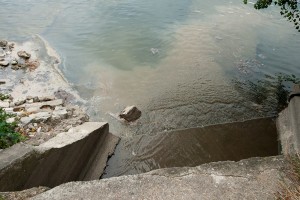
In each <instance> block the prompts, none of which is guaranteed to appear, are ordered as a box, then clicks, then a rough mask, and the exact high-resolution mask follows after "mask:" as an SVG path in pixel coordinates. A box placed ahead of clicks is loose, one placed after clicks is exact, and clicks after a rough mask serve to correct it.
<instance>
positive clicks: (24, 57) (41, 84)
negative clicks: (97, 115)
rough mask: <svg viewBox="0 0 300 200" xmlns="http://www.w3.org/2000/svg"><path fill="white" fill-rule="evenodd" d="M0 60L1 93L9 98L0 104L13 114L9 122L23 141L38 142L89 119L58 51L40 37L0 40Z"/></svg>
mask: <svg viewBox="0 0 300 200" xmlns="http://www.w3.org/2000/svg"><path fill="white" fill-rule="evenodd" d="M0 59H1V61H0V70H1V75H0V82H1V86H0V93H1V94H3V95H4V96H7V97H8V98H5V99H3V100H2V101H0V106H1V107H2V108H3V109H4V111H5V112H6V113H10V114H13V115H15V117H12V118H10V119H8V121H9V122H13V121H16V122H17V123H18V126H19V127H18V129H17V131H18V132H20V133H21V134H22V135H23V136H25V137H26V138H27V139H26V140H25V141H24V142H25V143H27V144H32V145H39V144H41V143H43V142H46V141H47V140H49V139H50V138H52V137H54V136H55V135H57V134H58V133H60V132H65V131H68V130H69V129H70V128H72V127H76V126H78V125H81V124H83V123H84V122H86V121H88V119H89V117H88V115H87V114H86V112H85V107H84V103H85V101H84V100H83V99H81V98H80V97H79V95H78V94H77V92H76V91H75V90H74V89H73V88H72V87H71V85H70V84H69V83H68V81H67V80H66V79H65V78H64V76H63V74H62V73H61V72H60V70H59V68H58V66H59V65H60V63H61V60H60V58H59V56H58V54H57V53H56V52H55V50H54V49H52V48H51V47H50V46H49V45H48V44H47V42H46V41H45V40H44V39H43V38H41V37H40V36H34V37H33V38H32V39H31V40H29V41H27V42H24V43H14V42H8V41H5V40H2V42H1V48H0Z"/></svg>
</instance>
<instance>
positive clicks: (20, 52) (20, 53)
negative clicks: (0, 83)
mask: <svg viewBox="0 0 300 200" xmlns="http://www.w3.org/2000/svg"><path fill="white" fill-rule="evenodd" d="M18 56H19V57H20V58H24V59H29V58H30V57H31V54H30V53H27V52H26V51H18Z"/></svg>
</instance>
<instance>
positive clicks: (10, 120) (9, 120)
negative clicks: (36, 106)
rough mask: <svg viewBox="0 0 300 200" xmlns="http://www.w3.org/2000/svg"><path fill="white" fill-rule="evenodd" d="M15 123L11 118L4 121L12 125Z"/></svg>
mask: <svg viewBox="0 0 300 200" xmlns="http://www.w3.org/2000/svg"><path fill="white" fill-rule="evenodd" d="M14 121H15V118H14V117H11V118H8V119H7V120H6V122H7V123H13V122H14Z"/></svg>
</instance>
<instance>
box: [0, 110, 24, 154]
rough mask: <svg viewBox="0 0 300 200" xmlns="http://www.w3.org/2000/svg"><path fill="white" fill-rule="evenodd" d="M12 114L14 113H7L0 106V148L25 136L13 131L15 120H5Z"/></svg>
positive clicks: (10, 144)
mask: <svg viewBox="0 0 300 200" xmlns="http://www.w3.org/2000/svg"><path fill="white" fill-rule="evenodd" d="M14 116H15V115H12V114H8V113H6V112H5V111H4V110H3V109H2V108H0V149H5V148H7V147H10V146H12V145H14V144H16V143H18V142H21V141H23V140H25V137H24V136H23V135H22V134H20V133H18V132H16V131H15V129H16V128H17V122H16V121H15V122H12V123H8V122H7V119H9V118H11V117H14Z"/></svg>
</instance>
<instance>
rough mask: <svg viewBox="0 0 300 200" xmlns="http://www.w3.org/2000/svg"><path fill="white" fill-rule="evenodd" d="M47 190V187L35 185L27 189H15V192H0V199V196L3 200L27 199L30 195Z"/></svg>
mask: <svg viewBox="0 0 300 200" xmlns="http://www.w3.org/2000/svg"><path fill="white" fill-rule="evenodd" d="M47 190H49V188H47V187H35V188H30V189H28V190H23V191H15V192H0V199H1V196H2V198H4V199H5V200H24V199H28V198H30V197H34V196H36V195H38V194H40V193H43V192H45V191H47Z"/></svg>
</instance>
